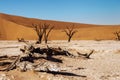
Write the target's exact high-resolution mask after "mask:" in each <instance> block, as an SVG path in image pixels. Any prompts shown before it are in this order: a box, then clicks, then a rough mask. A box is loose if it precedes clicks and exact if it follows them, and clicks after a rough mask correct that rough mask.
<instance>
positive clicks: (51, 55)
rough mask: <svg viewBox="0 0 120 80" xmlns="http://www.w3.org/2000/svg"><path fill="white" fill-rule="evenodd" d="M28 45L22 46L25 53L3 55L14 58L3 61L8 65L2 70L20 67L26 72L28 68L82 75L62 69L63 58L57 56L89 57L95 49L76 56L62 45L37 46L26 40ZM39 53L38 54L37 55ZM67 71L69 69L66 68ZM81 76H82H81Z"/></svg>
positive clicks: (52, 72) (37, 70)
mask: <svg viewBox="0 0 120 80" xmlns="http://www.w3.org/2000/svg"><path fill="white" fill-rule="evenodd" d="M25 43H26V44H27V45H25V46H23V47H22V48H20V51H22V53H23V54H21V55H18V56H12V57H9V56H1V58H6V59H10V60H12V62H11V63H6V62H5V63H1V65H0V66H4V65H8V66H7V67H6V68H4V69H1V70H0V71H10V70H13V69H16V68H18V70H20V71H22V72H25V71H27V70H34V71H36V72H46V73H49V74H53V75H67V76H80V75H77V74H73V73H69V72H63V71H65V68H64V69H61V68H60V66H59V63H60V64H61V63H62V60H61V59H57V58H56V57H55V56H67V57H70V58H75V57H81V56H84V57H85V58H87V59H89V58H90V56H91V54H93V52H94V51H91V52H90V53H89V54H80V53H78V54H79V56H75V55H73V54H72V53H70V52H69V51H67V50H64V49H62V48H60V47H58V48H54V47H49V46H46V47H44V48H41V47H35V46H34V45H33V44H29V43H28V42H25ZM36 54H37V56H36ZM36 60H37V61H39V64H38V63H37V64H36ZM42 61H43V62H42ZM66 71H67V69H66ZM80 77H81V76H80Z"/></svg>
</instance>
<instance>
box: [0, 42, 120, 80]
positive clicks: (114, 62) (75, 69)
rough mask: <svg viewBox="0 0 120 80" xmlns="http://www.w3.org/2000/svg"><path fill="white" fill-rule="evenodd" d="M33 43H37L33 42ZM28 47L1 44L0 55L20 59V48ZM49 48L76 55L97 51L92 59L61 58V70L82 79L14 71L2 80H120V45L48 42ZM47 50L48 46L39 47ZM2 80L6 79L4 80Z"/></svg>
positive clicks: (0, 76)
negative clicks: (15, 56)
mask: <svg viewBox="0 0 120 80" xmlns="http://www.w3.org/2000/svg"><path fill="white" fill-rule="evenodd" d="M31 43H34V41H31ZM22 45H25V44H24V43H22V42H17V41H0V55H9V56H13V55H19V54H21V52H20V50H19V49H20V47H21V46H22ZM48 45H49V46H50V47H61V48H62V49H64V50H68V51H69V52H71V53H72V54H74V55H77V53H76V52H80V53H89V52H90V51H91V50H94V54H92V55H91V56H90V57H91V59H84V58H80V57H79V58H70V57H60V58H61V59H62V60H63V63H62V64H61V68H62V69H65V70H66V71H67V72H70V73H74V74H77V75H80V76H67V75H66V76H65V75H52V74H48V73H45V72H34V71H27V72H20V71H17V70H11V71H9V72H0V80H120V41H114V40H104V41H94V40H80V41H71V42H70V43H68V42H67V41H49V42H48ZM36 46H41V47H44V46H45V44H44V43H42V44H40V45H36ZM3 77H7V78H6V79H3Z"/></svg>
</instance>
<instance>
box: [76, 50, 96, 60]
mask: <svg viewBox="0 0 120 80" xmlns="http://www.w3.org/2000/svg"><path fill="white" fill-rule="evenodd" d="M93 52H94V50H92V51H91V52H90V53H86V54H82V53H80V52H77V54H78V55H79V56H80V57H84V58H87V59H90V56H91V55H92V54H93Z"/></svg>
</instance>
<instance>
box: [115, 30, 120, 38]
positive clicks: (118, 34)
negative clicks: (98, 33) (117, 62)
mask: <svg viewBox="0 0 120 80" xmlns="http://www.w3.org/2000/svg"><path fill="white" fill-rule="evenodd" d="M114 35H115V37H116V40H120V31H118V32H114Z"/></svg>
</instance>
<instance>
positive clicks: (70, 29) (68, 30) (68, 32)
mask: <svg viewBox="0 0 120 80" xmlns="http://www.w3.org/2000/svg"><path fill="white" fill-rule="evenodd" d="M63 32H65V33H66V35H67V36H68V42H70V40H71V38H72V37H73V35H74V34H75V33H76V32H77V30H75V29H74V25H72V26H70V27H68V26H67V27H66V29H65V30H63Z"/></svg>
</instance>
